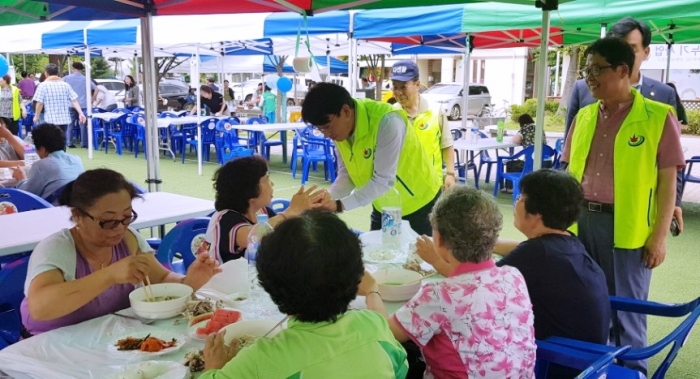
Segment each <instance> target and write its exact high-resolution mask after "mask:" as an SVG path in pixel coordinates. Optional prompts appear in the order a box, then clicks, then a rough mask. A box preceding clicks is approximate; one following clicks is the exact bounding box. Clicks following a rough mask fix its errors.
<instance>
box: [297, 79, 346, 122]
mask: <svg viewBox="0 0 700 379" xmlns="http://www.w3.org/2000/svg"><path fill="white" fill-rule="evenodd" d="M343 105H347V106H349V107H350V109H355V100H353V98H352V96H350V92H348V90H346V89H345V88H344V87H341V86H339V85H337V84H333V83H326V82H323V83H318V84H316V85H315V86H314V88H312V89H311V90H309V92H307V93H306V97H305V98H304V102H303V103H302V105H301V118H302V119H303V120H304V121H305V122H306V123H308V124H311V125H325V124H327V123H328V121H330V118H329V117H328V116H330V115H336V116H340V111H341V109H343Z"/></svg>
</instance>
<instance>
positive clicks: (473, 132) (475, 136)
mask: <svg viewBox="0 0 700 379" xmlns="http://www.w3.org/2000/svg"><path fill="white" fill-rule="evenodd" d="M469 143H471V144H472V145H475V144H477V143H479V128H477V127H475V126H472V128H471V129H470V133H469Z"/></svg>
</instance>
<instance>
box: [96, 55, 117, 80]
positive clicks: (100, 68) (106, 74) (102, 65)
mask: <svg viewBox="0 0 700 379" xmlns="http://www.w3.org/2000/svg"><path fill="white" fill-rule="evenodd" d="M113 76H114V71H112V68H111V67H110V66H109V63H108V62H107V61H106V60H105V59H104V58H102V57H97V58H90V77H91V78H93V79H103V78H111V77H113Z"/></svg>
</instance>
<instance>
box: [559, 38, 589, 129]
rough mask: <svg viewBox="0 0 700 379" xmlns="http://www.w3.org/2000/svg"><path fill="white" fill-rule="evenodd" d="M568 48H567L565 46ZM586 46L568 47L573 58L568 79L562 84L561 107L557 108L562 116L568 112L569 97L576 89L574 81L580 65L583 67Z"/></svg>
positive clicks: (568, 71)
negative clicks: (582, 60)
mask: <svg viewBox="0 0 700 379" xmlns="http://www.w3.org/2000/svg"><path fill="white" fill-rule="evenodd" d="M565 49H566V48H565ZM585 49H586V46H581V45H578V46H571V47H569V48H568V50H569V51H568V53H569V56H570V57H571V59H570V60H569V62H570V63H569V69H568V70H567V71H566V79H565V80H564V84H563V85H562V91H561V100H559V108H558V109H557V115H558V116H561V115H563V114H564V112H566V107H567V104H569V98H570V97H571V91H573V89H574V83H576V80H577V79H578V77H579V72H580V70H579V69H580V67H581V58H583V54H581V51H582V50H585Z"/></svg>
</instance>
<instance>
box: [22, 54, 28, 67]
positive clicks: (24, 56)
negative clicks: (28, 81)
mask: <svg viewBox="0 0 700 379" xmlns="http://www.w3.org/2000/svg"><path fill="white" fill-rule="evenodd" d="M22 71H27V54H22Z"/></svg>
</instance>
